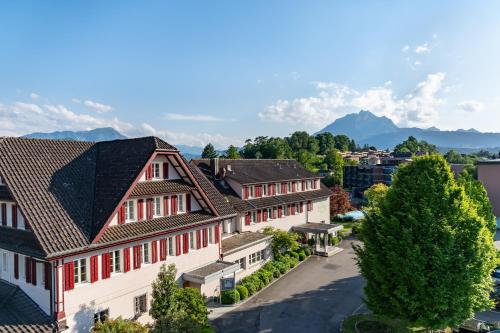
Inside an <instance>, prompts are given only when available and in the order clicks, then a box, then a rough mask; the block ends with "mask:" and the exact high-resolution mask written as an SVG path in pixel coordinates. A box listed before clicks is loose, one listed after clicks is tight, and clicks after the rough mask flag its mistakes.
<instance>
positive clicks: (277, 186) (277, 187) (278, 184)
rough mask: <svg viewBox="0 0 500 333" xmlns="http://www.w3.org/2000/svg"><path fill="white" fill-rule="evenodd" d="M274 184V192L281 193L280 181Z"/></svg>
mask: <svg viewBox="0 0 500 333" xmlns="http://www.w3.org/2000/svg"><path fill="white" fill-rule="evenodd" d="M274 186H276V187H275V190H276V191H275V192H276V194H281V183H276V184H275V185H274Z"/></svg>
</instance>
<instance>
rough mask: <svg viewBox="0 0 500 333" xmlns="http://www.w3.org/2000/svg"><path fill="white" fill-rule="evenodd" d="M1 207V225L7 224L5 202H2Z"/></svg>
mask: <svg viewBox="0 0 500 333" xmlns="http://www.w3.org/2000/svg"><path fill="white" fill-rule="evenodd" d="M1 208H2V225H7V204H6V203H3V204H2V206H1Z"/></svg>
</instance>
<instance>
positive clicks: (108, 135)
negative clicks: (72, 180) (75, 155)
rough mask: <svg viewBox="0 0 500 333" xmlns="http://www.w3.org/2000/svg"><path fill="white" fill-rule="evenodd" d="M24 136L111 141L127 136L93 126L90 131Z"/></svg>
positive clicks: (112, 129) (25, 136)
mask: <svg viewBox="0 0 500 333" xmlns="http://www.w3.org/2000/svg"><path fill="white" fill-rule="evenodd" d="M23 137H24V138H35V139H53V140H75V141H93V142H98V141H111V140H123V139H127V137H126V136H125V135H123V134H121V133H120V132H118V131H117V130H115V129H114V128H111V127H103V128H95V129H93V130H90V131H57V132H50V133H40V132H39V133H31V134H27V135H23Z"/></svg>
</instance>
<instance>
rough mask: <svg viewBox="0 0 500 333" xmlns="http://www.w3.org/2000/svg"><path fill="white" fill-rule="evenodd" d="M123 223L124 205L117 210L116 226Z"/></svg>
mask: <svg viewBox="0 0 500 333" xmlns="http://www.w3.org/2000/svg"><path fill="white" fill-rule="evenodd" d="M123 223H125V205H122V206H121V207H120V208H119V209H118V224H123Z"/></svg>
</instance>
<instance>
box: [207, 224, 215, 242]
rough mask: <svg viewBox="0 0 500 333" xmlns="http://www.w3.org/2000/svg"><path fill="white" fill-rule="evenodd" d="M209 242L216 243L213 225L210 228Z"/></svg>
mask: <svg viewBox="0 0 500 333" xmlns="http://www.w3.org/2000/svg"><path fill="white" fill-rule="evenodd" d="M208 243H209V244H213V243H214V228H213V227H209V228H208Z"/></svg>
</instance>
